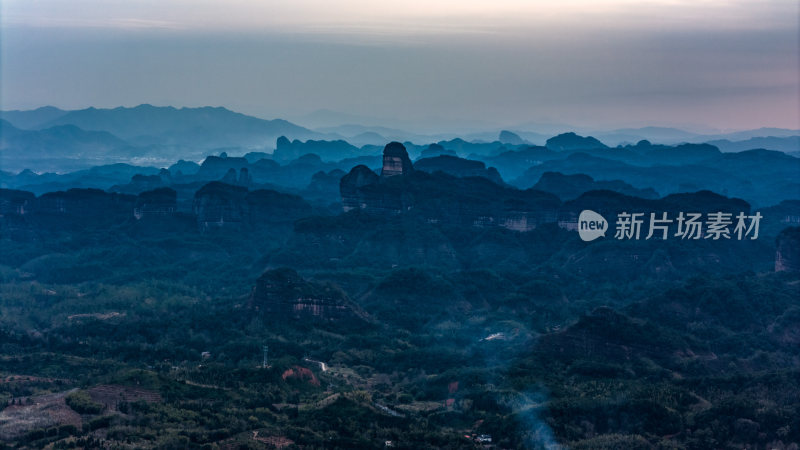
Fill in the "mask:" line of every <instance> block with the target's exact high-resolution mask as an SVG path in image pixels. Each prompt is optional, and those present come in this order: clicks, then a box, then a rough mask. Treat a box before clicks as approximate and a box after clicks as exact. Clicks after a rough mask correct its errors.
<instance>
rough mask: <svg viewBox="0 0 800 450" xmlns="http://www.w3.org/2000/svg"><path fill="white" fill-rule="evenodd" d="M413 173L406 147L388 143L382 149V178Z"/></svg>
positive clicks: (397, 143)
mask: <svg viewBox="0 0 800 450" xmlns="http://www.w3.org/2000/svg"><path fill="white" fill-rule="evenodd" d="M413 171H414V165H413V164H411V159H410V158H409V157H408V152H407V151H406V147H405V146H404V145H403V144H401V143H399V142H390V143H388V144H386V147H384V148H383V170H381V176H382V177H391V176H394V175H407V174H409V173H411V172H413Z"/></svg>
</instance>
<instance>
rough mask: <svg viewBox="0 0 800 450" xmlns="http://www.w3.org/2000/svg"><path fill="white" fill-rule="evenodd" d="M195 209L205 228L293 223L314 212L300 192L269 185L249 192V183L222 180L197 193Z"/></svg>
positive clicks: (199, 224)
mask: <svg viewBox="0 0 800 450" xmlns="http://www.w3.org/2000/svg"><path fill="white" fill-rule="evenodd" d="M192 209H193V212H194V214H195V216H196V217H197V224H198V227H199V228H200V229H201V230H208V229H212V228H221V227H225V228H234V229H238V228H241V227H243V226H251V227H258V226H263V225H265V224H275V223H291V222H293V221H294V220H296V219H298V218H300V217H304V216H307V215H309V214H311V206H310V205H309V204H308V203H307V202H306V201H305V200H303V199H302V198H300V197H298V196H296V195H291V194H284V193H281V192H277V191H272V190H268V189H259V190H255V191H252V192H248V190H247V188H246V187H243V186H234V185H231V184H226V183H221V182H218V181H214V182H211V183H208V184H206V185H205V186H203V187H202V188H200V190H198V191H197V192H196V193H195V196H194V203H193V207H192Z"/></svg>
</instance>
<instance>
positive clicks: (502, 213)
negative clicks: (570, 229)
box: [340, 166, 560, 231]
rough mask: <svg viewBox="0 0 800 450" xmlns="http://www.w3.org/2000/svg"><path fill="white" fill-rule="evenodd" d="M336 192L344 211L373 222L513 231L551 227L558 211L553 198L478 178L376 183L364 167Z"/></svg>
mask: <svg viewBox="0 0 800 450" xmlns="http://www.w3.org/2000/svg"><path fill="white" fill-rule="evenodd" d="M384 170H385V169H384ZM340 191H341V194H342V204H343V207H344V209H345V211H349V210H352V209H359V210H361V211H363V212H365V213H366V214H368V215H372V216H387V215H397V214H412V215H415V216H417V217H419V218H421V219H422V220H425V221H427V222H428V223H433V224H437V223H441V224H444V225H450V226H467V227H470V226H473V227H494V226H499V227H504V228H508V229H511V230H517V231H528V230H531V229H533V228H535V227H536V226H537V225H539V224H542V223H546V222H555V221H556V216H557V210H558V206H559V205H560V201H559V200H558V198H557V197H556V196H554V195H552V194H548V193H545V192H540V191H534V190H526V191H520V190H517V189H513V188H506V187H503V186H500V185H498V184H496V183H493V182H492V181H490V180H488V179H486V178H483V177H471V178H456V177H452V176H450V175H447V174H444V173H441V172H437V173H435V174H428V173H426V172H422V171H415V172H412V173H410V174H407V175H405V176H390V177H380V178H378V177H377V176H376V175H375V174H374V173H372V172H371V171H370V170H369V169H368V168H366V167H363V166H361V167H355V168H353V170H351V171H350V173H349V174H347V175H346V176H344V177H343V178H342V181H341V183H340Z"/></svg>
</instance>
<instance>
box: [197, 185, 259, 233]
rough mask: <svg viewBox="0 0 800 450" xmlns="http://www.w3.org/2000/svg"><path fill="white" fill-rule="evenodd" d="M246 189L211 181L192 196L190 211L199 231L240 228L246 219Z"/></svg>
mask: <svg viewBox="0 0 800 450" xmlns="http://www.w3.org/2000/svg"><path fill="white" fill-rule="evenodd" d="M246 197H247V188H243V187H240V186H233V185H230V184H226V183H221V182H218V181H213V182H211V183H208V184H207V185H205V186H203V187H202V188H200V190H198V191H197V192H196V193H195V194H194V203H193V205H192V210H193V211H194V214H195V216H196V217H197V225H198V227H199V228H200V229H201V230H207V229H210V228H215V227H216V228H218V227H233V228H238V227H241V226H242V225H243V223H244V221H245V217H246V214H247V213H246V201H245V198H246Z"/></svg>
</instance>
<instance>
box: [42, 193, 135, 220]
mask: <svg viewBox="0 0 800 450" xmlns="http://www.w3.org/2000/svg"><path fill="white" fill-rule="evenodd" d="M135 199H136V197H134V196H132V195H125V194H117V193H111V194H109V193H108V192H105V191H101V190H100V189H69V190H68V191H66V192H64V191H58V192H48V193H47V194H43V195H42V196H41V197H39V205H38V208H37V210H38V212H41V213H44V214H58V215H70V216H73V217H79V218H94V217H106V218H108V217H113V216H115V215H120V214H122V215H126V216H128V217H130V213H131V209H132V208H133V204H134V202H135Z"/></svg>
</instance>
